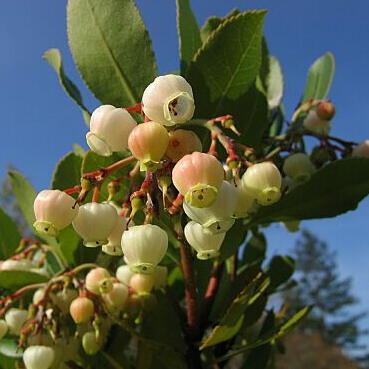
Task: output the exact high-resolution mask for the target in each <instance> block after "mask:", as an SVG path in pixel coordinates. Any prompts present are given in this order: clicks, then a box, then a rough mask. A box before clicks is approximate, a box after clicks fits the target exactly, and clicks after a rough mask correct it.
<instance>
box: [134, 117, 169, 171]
mask: <svg viewBox="0 0 369 369" xmlns="http://www.w3.org/2000/svg"><path fill="white" fill-rule="evenodd" d="M168 143H169V134H168V131H167V130H166V129H165V127H163V126H162V125H161V124H159V123H156V122H146V123H142V124H139V125H138V126H136V128H135V129H133V130H132V132H131V134H130V135H129V138H128V146H129V149H130V150H131V152H132V155H133V156H134V157H135V158H136V159H137V160H139V161H140V169H141V170H142V171H146V170H148V171H150V172H154V171H156V169H158V168H159V167H160V160H161V159H162V157H163V156H164V154H165V151H166V150H167V147H168Z"/></svg>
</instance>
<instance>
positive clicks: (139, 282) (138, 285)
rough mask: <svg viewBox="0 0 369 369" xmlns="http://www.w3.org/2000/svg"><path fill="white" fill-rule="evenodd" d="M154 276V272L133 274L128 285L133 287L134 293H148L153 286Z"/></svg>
mask: <svg viewBox="0 0 369 369" xmlns="http://www.w3.org/2000/svg"><path fill="white" fill-rule="evenodd" d="M154 284H155V276H154V274H139V273H136V274H133V276H132V277H131V279H130V281H129V285H130V287H131V288H133V289H134V290H135V291H136V293H138V294H139V295H140V294H146V293H150V292H151V290H152V289H153V288H154Z"/></svg>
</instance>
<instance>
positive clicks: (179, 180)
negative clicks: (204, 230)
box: [172, 152, 224, 208]
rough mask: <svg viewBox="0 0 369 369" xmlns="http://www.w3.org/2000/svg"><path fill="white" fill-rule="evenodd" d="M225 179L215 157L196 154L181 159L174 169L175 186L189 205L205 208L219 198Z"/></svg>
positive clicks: (220, 165)
mask: <svg viewBox="0 0 369 369" xmlns="http://www.w3.org/2000/svg"><path fill="white" fill-rule="evenodd" d="M223 177H224V171H223V167H222V164H221V163H220V162H219V161H218V160H217V159H216V158H215V157H214V156H213V155H209V154H203V153H200V152H194V153H192V154H190V155H186V156H184V157H183V158H182V159H180V160H179V161H178V162H177V164H176V165H175V167H174V168H173V172H172V178H173V184H174V186H175V187H176V188H177V190H178V191H179V192H180V193H181V194H182V195H183V196H184V197H185V200H186V202H187V204H189V205H192V206H195V207H198V208H204V207H207V206H210V205H211V204H212V203H213V202H214V201H215V200H216V197H217V194H218V190H219V189H220V187H221V185H222V182H223Z"/></svg>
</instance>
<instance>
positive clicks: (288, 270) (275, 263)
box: [267, 255, 295, 290]
mask: <svg viewBox="0 0 369 369" xmlns="http://www.w3.org/2000/svg"><path fill="white" fill-rule="evenodd" d="M294 271H295V260H294V259H293V258H291V257H290V256H285V255H277V256H274V257H273V259H272V261H271V262H270V265H269V268H268V271H267V273H268V275H269V277H270V289H271V290H275V289H276V288H277V287H278V286H280V285H281V284H283V283H285V282H287V281H288V279H289V278H290V277H291V276H292V274H293V272H294Z"/></svg>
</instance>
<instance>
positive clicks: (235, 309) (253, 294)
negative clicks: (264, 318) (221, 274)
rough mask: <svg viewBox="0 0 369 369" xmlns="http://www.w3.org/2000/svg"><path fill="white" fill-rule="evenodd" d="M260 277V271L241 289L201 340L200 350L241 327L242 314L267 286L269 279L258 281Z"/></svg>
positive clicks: (225, 337)
mask: <svg viewBox="0 0 369 369" xmlns="http://www.w3.org/2000/svg"><path fill="white" fill-rule="evenodd" d="M262 277H263V275H262V274H261V273H260V274H259V275H258V276H257V277H256V278H255V279H254V280H253V281H252V282H251V283H250V284H248V285H247V286H246V287H245V288H244V289H243V290H242V292H241V293H240V294H239V295H238V297H237V298H236V299H235V300H233V302H232V304H231V306H230V307H229V309H228V310H227V312H226V314H225V315H224V317H223V318H222V319H221V321H220V323H219V324H218V325H216V326H215V328H214V329H213V330H212V331H211V332H210V334H209V335H208V336H207V337H206V338H205V339H204V340H203V343H202V345H201V347H200V350H203V349H204V348H206V347H210V346H214V345H216V344H218V343H220V342H223V341H227V340H229V339H230V338H232V337H234V336H235V335H236V334H237V333H238V331H239V330H240V328H241V327H242V322H243V314H244V313H245V311H246V309H247V307H248V306H250V305H251V304H253V303H254V302H255V301H256V300H257V299H259V297H260V296H262V295H263V294H264V293H265V291H266V289H267V288H268V286H269V283H270V280H269V279H264V280H263V281H262V282H261V283H260V281H261V278H262Z"/></svg>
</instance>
